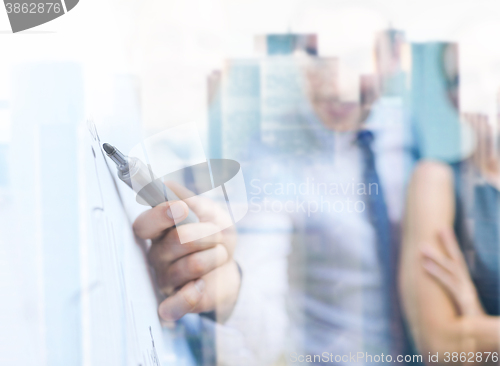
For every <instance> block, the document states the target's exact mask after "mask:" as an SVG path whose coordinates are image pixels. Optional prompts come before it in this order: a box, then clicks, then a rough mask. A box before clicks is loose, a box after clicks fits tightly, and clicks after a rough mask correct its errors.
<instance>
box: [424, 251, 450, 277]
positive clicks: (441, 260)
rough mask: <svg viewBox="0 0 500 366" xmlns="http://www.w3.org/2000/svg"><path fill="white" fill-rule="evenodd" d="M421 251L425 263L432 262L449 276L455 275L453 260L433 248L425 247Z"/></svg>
mask: <svg viewBox="0 0 500 366" xmlns="http://www.w3.org/2000/svg"><path fill="white" fill-rule="evenodd" d="M421 251H422V257H423V259H424V263H427V262H429V261H431V262H433V263H435V264H437V265H438V266H439V267H441V268H442V269H443V270H445V271H447V272H448V274H453V273H454V272H455V268H454V263H453V260H452V259H450V258H448V257H447V256H444V255H441V254H439V253H437V251H436V250H435V249H434V248H432V247H431V246H428V245H427V246H424V247H423V248H422V250H421Z"/></svg>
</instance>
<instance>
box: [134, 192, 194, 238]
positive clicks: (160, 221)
mask: <svg viewBox="0 0 500 366" xmlns="http://www.w3.org/2000/svg"><path fill="white" fill-rule="evenodd" d="M187 215H188V207H187V205H186V203H184V202H183V201H170V202H164V203H162V204H160V205H158V206H156V207H153V208H152V209H150V210H147V211H145V212H143V213H142V214H140V215H139V217H137V219H136V220H135V222H134V224H133V229H134V232H135V234H136V235H137V236H138V237H140V238H141V239H154V238H157V237H159V236H160V235H161V234H162V233H163V232H164V231H165V230H166V229H168V228H170V227H172V226H174V225H175V222H174V219H175V220H176V221H177V222H179V220H183V219H184V218H185V217H186V216H187Z"/></svg>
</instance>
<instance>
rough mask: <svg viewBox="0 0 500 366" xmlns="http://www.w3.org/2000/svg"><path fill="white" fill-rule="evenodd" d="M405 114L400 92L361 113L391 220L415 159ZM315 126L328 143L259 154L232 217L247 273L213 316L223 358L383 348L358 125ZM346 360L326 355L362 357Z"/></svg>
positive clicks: (296, 360) (384, 324) (256, 360)
mask: <svg viewBox="0 0 500 366" xmlns="http://www.w3.org/2000/svg"><path fill="white" fill-rule="evenodd" d="M308 118H310V119H314V118H315V117H314V116H312V114H311V115H308ZM405 120H406V118H405V116H404V110H403V107H402V104H401V100H400V99H399V98H382V99H380V100H379V101H378V102H377V104H376V105H375V106H374V107H373V110H372V113H371V115H370V117H369V118H368V120H367V121H366V128H368V129H370V130H371V131H372V132H373V133H374V137H375V139H374V142H373V144H372V148H373V151H374V154H375V157H376V167H377V172H378V174H379V177H380V181H381V184H382V187H378V189H383V192H384V196H385V199H386V203H387V207H388V214H389V218H390V220H391V223H392V224H394V225H399V223H400V221H401V217H402V213H403V203H404V197H405V185H406V181H407V178H408V175H409V172H410V170H411V167H412V154H411V148H412V145H411V140H410V139H409V138H408V137H409V129H408V125H407V124H406V123H404V122H405ZM313 123H317V124H319V122H313ZM318 131H319V133H320V134H321V133H323V134H324V135H325V136H327V138H326V139H325V138H324V137H325V136H319V138H320V139H322V140H323V142H321V143H323V144H325V146H327V147H328V146H329V148H326V149H320V152H318V151H316V152H314V153H312V154H310V155H308V156H307V157H304V156H302V157H284V158H283V157H281V158H279V159H277V160H274V159H272V158H271V157H268V158H266V159H262V160H261V161H260V164H261V166H260V168H259V169H258V172H259V173H258V174H255V175H254V176H253V180H252V179H251V182H250V185H249V186H248V187H247V189H248V193H249V200H250V206H249V207H250V212H249V213H248V215H247V217H246V218H245V219H244V220H243V221H242V222H241V223H240V224H239V225H238V228H239V231H240V234H239V244H238V247H237V250H236V253H235V258H236V260H237V261H238V262H239V263H240V265H241V266H242V268H243V273H244V274H243V282H242V286H241V293H240V298H239V300H238V303H237V305H236V308H235V309H234V312H233V314H232V316H231V318H230V319H229V321H228V322H227V323H226V324H224V325H222V326H221V325H218V326H217V327H218V328H217V356H218V363H219V364H227V365H246V364H248V365H266V364H270V363H272V362H273V361H274V360H276V358H277V357H278V356H279V355H283V354H284V357H285V359H286V360H287V361H288V362H289V363H290V364H301V362H300V361H301V360H303V363H304V364H308V365H310V364H314V363H310V362H306V358H305V357H306V356H307V355H311V356H313V357H314V355H317V356H320V357H321V356H322V355H323V357H324V352H326V353H327V354H328V357H330V356H331V355H333V359H334V358H335V356H337V355H340V356H343V355H349V353H355V354H357V352H363V353H365V352H368V353H369V354H372V355H380V354H382V353H384V354H387V353H388V351H389V328H388V319H387V315H386V314H385V312H384V306H385V305H384V302H386V301H387V296H386V294H384V293H383V290H382V283H381V281H382V277H381V276H382V274H381V268H380V266H379V260H378V257H377V248H376V233H375V230H374V228H373V227H372V225H371V223H370V219H369V217H368V210H367V209H366V206H363V202H364V200H365V197H366V194H367V193H369V187H368V186H367V185H364V188H365V190H364V191H363V184H364V182H363V161H362V155H361V151H360V148H359V147H358V146H357V144H356V143H355V139H356V133H355V132H344V133H331V132H327V131H326V130H323V131H322V130H321V129H319V130H318V128H316V129H315V132H314V133H316V134H317V133H318ZM244 174H245V172H244ZM266 184H267V185H266ZM280 184H281V185H280ZM300 188H302V190H300ZM376 188H377V187H375V186H372V187H371V189H372V194H376ZM294 189H295V191H294ZM257 192H258V193H257ZM255 197H257V198H255ZM252 199H253V200H252ZM264 199H268V201H267V202H265V201H264ZM301 356H302V358H301ZM343 360H344V361H341V362H332V364H333V363H334V364H352V363H356V364H363V360H356V362H352V358H349V360H348V361H347V362H346V361H345V360H346V358H345V357H344V358H343ZM316 362H317V363H318V364H320V363H322V362H321V361H320V362H318V358H316ZM323 363H324V361H323ZM369 363H370V362H368V363H367V364H369Z"/></svg>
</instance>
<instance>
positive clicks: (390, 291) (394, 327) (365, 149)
mask: <svg viewBox="0 0 500 366" xmlns="http://www.w3.org/2000/svg"><path fill="white" fill-rule="evenodd" d="M373 139H374V136H373V133H372V132H371V131H368V130H362V131H359V132H358V136H357V142H358V145H359V147H360V149H361V153H362V157H363V162H364V167H363V168H364V169H363V181H364V183H365V185H366V190H367V192H368V194H367V196H366V202H365V203H366V210H367V212H368V216H369V219H370V223H371V224H372V226H373V228H374V230H375V235H376V247H377V255H378V259H379V263H380V267H381V271H382V290H383V296H384V299H386V300H387V301H385V302H384V303H385V311H386V312H387V313H386V315H387V319H389V321H390V339H391V348H392V349H391V351H394V348H395V346H396V345H395V344H394V339H395V338H396V337H397V335H398V334H399V331H398V324H397V318H398V314H399V310H398V306H397V304H398V299H397V292H396V291H395V289H396V287H395V284H396V283H395V270H394V269H395V263H394V254H393V253H394V252H393V247H392V241H391V224H390V222H389V215H388V213H387V205H386V202H385V199H384V191H383V189H382V185H381V184H380V179H379V176H378V174H377V169H376V165H375V155H374V153H373V150H372V147H371V145H372V142H373ZM370 184H371V188H372V189H371V192H370V189H369V187H370Z"/></svg>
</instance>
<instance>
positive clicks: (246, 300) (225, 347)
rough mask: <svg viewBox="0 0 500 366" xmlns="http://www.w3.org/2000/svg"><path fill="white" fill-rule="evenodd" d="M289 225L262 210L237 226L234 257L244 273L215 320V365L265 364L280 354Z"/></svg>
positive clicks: (285, 319) (285, 322)
mask: <svg viewBox="0 0 500 366" xmlns="http://www.w3.org/2000/svg"><path fill="white" fill-rule="evenodd" d="M291 228H292V225H291V221H290V219H289V218H288V216H286V215H278V214H270V213H262V212H259V213H252V212H249V213H248V214H247V217H246V218H245V219H244V220H242V222H241V224H240V225H238V231H239V234H238V246H237V248H236V251H235V260H236V261H237V262H238V263H239V265H240V266H241V269H242V273H243V276H242V282H241V287H240V294H239V297H238V301H237V303H236V305H235V308H234V309H233V312H232V314H231V316H230V318H229V319H228V321H227V322H226V323H225V324H216V325H215V336H216V342H215V343H216V349H217V353H216V357H217V364H218V365H259V366H262V365H269V364H272V363H273V362H275V361H276V359H277V358H278V357H279V356H280V355H281V354H282V353H283V348H284V342H285V334H286V331H287V327H288V317H287V312H286V308H285V297H286V293H287V290H288V279H287V257H288V254H289V251H290V239H291V233H292V230H291ZM205 321H208V320H205Z"/></svg>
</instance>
